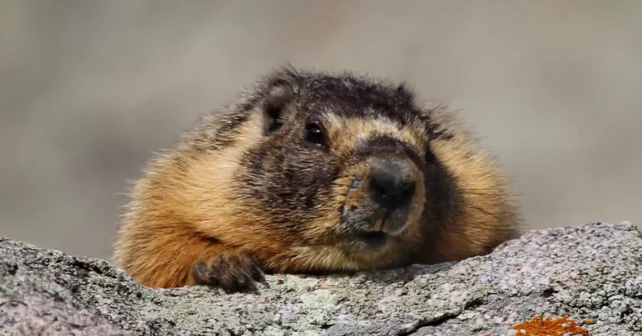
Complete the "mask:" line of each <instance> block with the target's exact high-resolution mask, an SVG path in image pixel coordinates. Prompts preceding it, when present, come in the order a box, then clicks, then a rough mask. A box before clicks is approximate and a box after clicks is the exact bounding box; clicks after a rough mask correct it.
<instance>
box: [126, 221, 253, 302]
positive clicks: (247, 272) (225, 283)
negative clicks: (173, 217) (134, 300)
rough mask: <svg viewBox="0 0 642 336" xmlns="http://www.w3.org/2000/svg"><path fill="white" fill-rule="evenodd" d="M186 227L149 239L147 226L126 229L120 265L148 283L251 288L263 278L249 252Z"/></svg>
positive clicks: (238, 289) (232, 288) (160, 285)
mask: <svg viewBox="0 0 642 336" xmlns="http://www.w3.org/2000/svg"><path fill="white" fill-rule="evenodd" d="M185 231H186V230H184V231H182V232H179V233H178V234H177V233H175V232H174V234H171V235H163V236H159V237H156V238H155V239H151V240H150V239H149V234H148V233H147V232H149V230H135V229H129V230H127V231H125V232H126V234H125V237H126V238H127V239H124V240H123V242H122V243H121V245H120V246H119V248H118V250H119V259H120V264H121V266H122V267H123V268H124V269H125V270H126V271H127V272H128V273H130V275H131V276H132V278H133V279H134V280H135V281H137V282H139V283H141V284H143V285H145V286H148V287H152V288H171V287H182V286H189V285H207V286H212V287H218V288H222V289H223V290H225V291H226V292H228V293H230V292H239V291H247V290H251V289H255V288H256V287H255V284H254V282H256V281H260V282H264V281H265V280H264V277H263V272H262V270H261V268H260V265H259V264H258V261H257V260H256V259H255V258H253V257H252V256H251V255H250V254H249V253H246V252H244V251H241V250H239V249H236V248H233V247H229V246H227V245H225V244H222V243H220V242H218V241H216V240H213V239H211V238H209V237H204V236H202V235H201V234H196V233H188V232H185Z"/></svg>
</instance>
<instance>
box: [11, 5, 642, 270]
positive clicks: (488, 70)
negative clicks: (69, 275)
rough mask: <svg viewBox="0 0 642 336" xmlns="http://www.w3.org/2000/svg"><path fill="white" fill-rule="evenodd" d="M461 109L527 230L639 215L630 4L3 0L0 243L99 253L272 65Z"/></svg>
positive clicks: (641, 68)
mask: <svg viewBox="0 0 642 336" xmlns="http://www.w3.org/2000/svg"><path fill="white" fill-rule="evenodd" d="M285 62H290V63H292V64H293V65H295V66H299V67H313V68H319V69H326V70H342V69H351V70H354V71H356V72H361V73H367V74H370V75H374V76H385V77H391V78H392V79H397V80H405V81H407V82H408V83H410V84H411V85H412V86H413V87H415V88H416V90H417V91H418V92H419V94H420V96H421V98H422V99H425V100H436V101H446V102H448V103H449V104H450V105H451V106H452V107H453V108H455V109H461V112H460V113H461V116H462V117H464V118H465V119H466V121H467V122H468V124H469V125H470V126H472V127H473V129H474V131H475V133H476V134H477V135H478V136H479V137H480V139H481V141H482V143H483V144H484V145H486V146H488V147H490V148H491V149H492V150H493V151H494V153H495V154H496V156H497V157H498V159H499V160H500V162H501V163H502V164H503V165H504V166H505V167H506V169H507V170H508V171H509V174H510V176H511V178H512V183H513V189H514V192H515V193H517V194H520V195H521V198H520V202H521V206H522V208H523V217H524V219H525V224H526V225H527V226H528V227H529V228H545V227H553V226H569V225H572V226H576V225H582V224H585V223H588V222H593V221H611V222H619V221H625V220H626V221H632V222H634V223H638V224H639V223H641V222H642V207H641V206H640V205H641V204H640V203H641V200H642V198H641V195H640V193H641V192H642V176H641V172H642V169H641V168H642V167H641V166H642V149H641V147H642V146H641V145H642V91H641V90H642V89H641V88H642V1H638V0H630V1H625V0H619V1H591V0H575V1H559V0H555V1H553V0H543V1H515V0H505V1H476V2H472V1H465V0H461V1H446V0H444V1H428V0H417V1H410V0H404V1H383V0H379V1H377V0H363V1H338V0H326V1H301V0H292V1H282V0H273V1H258V0H254V1H251V0H250V1H247V0H246V1H170V0H134V1H129V0H120V1H119V0H116V1H86V0H64V1H63V0H57V1H56V0H53V1H39V0H2V1H0V158H1V159H0V160H1V163H0V236H8V237H10V238H13V239H19V240H24V241H28V242H31V243H35V244H38V245H40V246H43V247H50V248H57V249H61V250H63V251H66V252H69V253H74V254H79V255H88V256H94V257H101V258H109V257H111V246H112V243H113V241H114V238H115V234H116V231H117V229H118V221H119V217H120V215H121V213H122V211H123V209H122V206H123V205H124V203H125V200H126V199H125V198H124V196H123V193H124V192H125V191H126V187H127V182H128V181H130V180H133V179H135V178H137V177H139V176H140V170H141V168H142V167H143V164H144V162H145V160H146V159H147V158H149V156H150V155H151V152H152V151H155V150H159V149H162V148H167V147H170V146H172V144H173V142H174V141H175V139H176V136H177V134H178V133H179V132H180V131H182V130H183V129H186V128H188V127H190V126H191V125H193V123H194V121H195V120H196V118H197V117H198V116H200V115H202V114H204V113H207V112H210V111H212V110H214V109H216V108H219V107H220V106H222V105H223V104H224V103H227V102H229V101H230V99H232V98H233V96H234V94H236V93H237V92H238V90H239V89H240V88H241V87H243V86H245V85H248V84H250V83H251V82H252V81H253V80H254V79H255V78H256V76H257V75H261V74H263V73H265V72H266V71H269V70H271V69H273V68H274V67H276V66H279V65H281V64H284V63H285Z"/></svg>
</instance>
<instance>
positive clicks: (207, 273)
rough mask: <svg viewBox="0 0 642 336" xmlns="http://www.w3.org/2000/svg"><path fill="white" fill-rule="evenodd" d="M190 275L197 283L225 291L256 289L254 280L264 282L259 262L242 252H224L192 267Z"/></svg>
mask: <svg viewBox="0 0 642 336" xmlns="http://www.w3.org/2000/svg"><path fill="white" fill-rule="evenodd" d="M192 277H193V278H194V280H195V282H196V283H197V284H199V285H207V286H213V287H219V288H222V289H223V290H224V291H225V292H226V293H234V292H244V291H248V290H256V285H255V284H254V282H261V283H264V284H265V277H264V275H263V271H262V270H261V268H260V267H259V264H258V263H257V262H256V261H254V260H253V259H252V258H251V257H250V256H248V255H247V254H245V253H242V252H225V253H223V254H221V255H219V256H217V257H215V258H212V259H210V260H209V261H207V262H201V263H197V264H195V265H194V266H193V267H192Z"/></svg>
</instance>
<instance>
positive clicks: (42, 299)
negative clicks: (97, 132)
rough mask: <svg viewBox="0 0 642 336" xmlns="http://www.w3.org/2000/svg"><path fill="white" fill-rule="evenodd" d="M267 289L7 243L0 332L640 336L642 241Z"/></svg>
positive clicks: (533, 236) (297, 279) (590, 241)
mask: <svg viewBox="0 0 642 336" xmlns="http://www.w3.org/2000/svg"><path fill="white" fill-rule="evenodd" d="M267 285H268V286H261V285H260V286H259V289H258V292H257V293H238V294H224V293H223V292H222V291H220V290H217V289H212V288H207V287H202V286H194V287H186V288H177V289H150V288H147V287H144V286H141V285H139V284H137V283H136V282H134V281H132V280H131V279H130V278H129V277H128V276H127V275H126V274H125V273H123V272H122V271H121V270H119V269H118V268H115V267H113V266H112V265H111V264H110V263H109V262H108V261H105V260H99V259H92V258H84V257H77V256H72V255H68V254H65V253H62V252H60V251H56V250H47V249H41V248H38V247H36V246H33V245H30V244H27V243H23V242H18V241H13V240H10V239H8V238H0V335H275V336H276V335H480V336H481V335H492V336H500V335H510V334H512V333H514V331H511V326H513V325H515V324H516V323H519V322H522V321H528V320H530V319H532V318H533V317H535V316H552V317H562V316H570V317H571V318H572V319H573V320H575V321H577V322H578V323H580V324H581V323H582V322H583V321H587V320H591V321H592V323H590V324H588V323H587V324H586V325H582V327H583V328H586V329H587V330H589V332H590V335H592V336H598V335H605V336H606V335H609V336H618V335H637V334H638V333H640V332H642V235H641V234H640V232H639V231H638V230H637V229H636V227H635V226H634V225H633V224H631V223H627V222H625V223H620V224H609V223H592V224H587V225H584V226H580V227H560V228H551V229H544V230H537V231H529V232H526V233H525V234H523V235H522V236H521V237H520V238H518V239H515V240H512V241H509V242H506V243H504V244H502V245H501V246H499V247H498V248H497V249H496V250H495V251H494V252H493V253H491V254H489V255H485V256H479V257H474V258H470V259H466V260H463V261H460V262H456V263H444V264H439V265H431V266H426V265H415V266H412V267H408V268H404V269H397V270H389V271H384V272H377V273H358V274H351V275H334V276H328V277H305V276H295V275H272V276H267Z"/></svg>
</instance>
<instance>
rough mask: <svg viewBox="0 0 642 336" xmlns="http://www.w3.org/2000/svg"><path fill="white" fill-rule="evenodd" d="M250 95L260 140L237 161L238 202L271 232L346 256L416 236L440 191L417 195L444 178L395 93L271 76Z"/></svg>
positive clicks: (343, 82) (359, 82)
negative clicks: (245, 204)
mask: <svg viewBox="0 0 642 336" xmlns="http://www.w3.org/2000/svg"><path fill="white" fill-rule="evenodd" d="M255 97H256V98H255V99H256V100H255V104H256V107H255V108H254V109H253V112H252V113H255V116H257V117H258V119H260V120H261V122H260V123H256V125H261V129H254V130H253V131H255V132H261V133H262V134H261V135H262V139H261V140H260V141H259V142H257V143H256V144H255V146H252V147H251V148H249V149H248V150H247V152H246V153H245V155H244V156H243V158H242V159H241V160H240V163H239V166H240V167H239V169H238V170H237V180H238V182H237V184H238V192H239V195H238V196H239V199H243V200H251V203H252V204H253V206H252V207H250V208H253V209H254V211H253V212H254V215H255V216H256V217H257V218H261V220H262V221H263V222H264V223H265V225H270V226H271V227H272V230H273V233H274V235H278V236H279V239H280V240H283V239H289V240H291V242H290V244H291V245H292V246H332V247H338V248H341V249H343V250H344V251H346V252H349V253H351V254H379V253H384V252H385V250H387V249H390V248H396V249H398V247H395V245H398V244H407V243H409V242H411V241H412V240H413V239H418V238H419V237H418V236H419V235H420V232H419V231H420V228H419V226H420V221H421V220H422V216H423V214H424V211H428V210H429V209H428V208H427V205H426V201H427V200H428V199H432V198H433V197H434V196H437V194H438V193H439V192H440V191H439V190H438V188H431V189H432V191H431V192H430V195H427V194H426V190H427V189H426V181H427V180H428V181H429V182H433V181H435V179H443V177H441V176H438V175H440V174H441V175H445V174H446V172H445V171H444V170H443V169H442V168H441V167H440V166H439V164H438V163H437V162H435V159H434V158H435V157H434V154H433V153H432V152H431V149H430V147H429V140H430V134H429V133H430V130H429V129H428V126H429V124H428V123H427V122H426V119H425V116H424V114H423V113H422V111H421V110H420V109H418V108H417V107H416V106H415V105H414V102H413V96H412V94H411V93H410V92H409V91H408V90H407V89H406V88H405V87H403V86H399V87H396V86H392V85H390V86H386V85H383V84H381V83H380V82H379V83H376V84H375V83H374V82H369V81H368V80H365V79H363V78H356V77H353V76H349V75H344V76H327V75H326V76H324V75H318V74H316V75H309V74H305V73H296V74H295V73H292V72H281V73H278V74H276V75H274V76H273V77H271V78H270V79H269V80H268V81H267V84H266V85H265V86H264V87H263V88H262V91H261V92H260V93H259V94H256V96H255ZM429 184H432V183H429ZM248 205H249V204H248ZM248 207H249V206H248Z"/></svg>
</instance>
